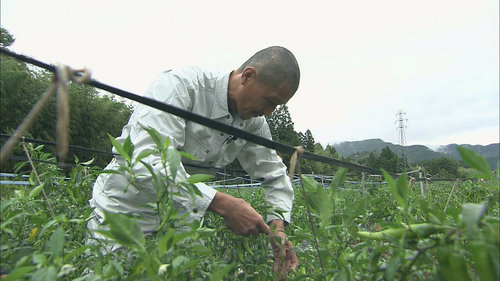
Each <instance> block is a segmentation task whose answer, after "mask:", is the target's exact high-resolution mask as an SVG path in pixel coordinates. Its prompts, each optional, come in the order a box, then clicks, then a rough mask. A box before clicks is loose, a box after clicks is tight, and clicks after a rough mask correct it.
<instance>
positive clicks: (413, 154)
mask: <svg viewBox="0 0 500 281" xmlns="http://www.w3.org/2000/svg"><path fill="white" fill-rule="evenodd" d="M332 146H333V147H335V149H336V150H337V152H338V154H339V155H340V156H342V157H349V158H356V157H357V156H358V157H359V156H360V155H363V154H369V153H371V152H374V153H379V152H380V151H382V149H384V148H385V147H389V148H390V149H391V150H392V151H393V152H394V153H396V154H397V155H398V156H400V155H401V151H402V147H401V146H400V145H398V144H393V143H390V142H385V141H383V140H381V139H376V138H375V139H367V140H361V141H345V142H340V143H336V144H333V145H332ZM458 146H462V147H465V148H468V149H471V150H473V151H475V152H477V153H479V154H480V155H481V156H483V157H484V158H485V159H486V160H487V161H488V163H489V164H490V167H492V168H493V169H494V168H496V167H497V165H498V164H497V163H498V161H499V147H500V143H492V144H489V145H471V144H460V145H458V144H455V143H453V144H447V145H443V146H439V147H437V148H436V149H435V150H433V149H431V148H429V147H427V146H425V145H408V146H405V147H404V151H405V155H406V158H407V159H408V163H409V164H416V163H419V162H421V161H425V160H433V159H438V158H450V159H454V160H460V159H461V157H460V153H459V152H458V150H457V147H458Z"/></svg>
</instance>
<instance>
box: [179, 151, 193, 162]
mask: <svg viewBox="0 0 500 281" xmlns="http://www.w3.org/2000/svg"><path fill="white" fill-rule="evenodd" d="M179 153H180V154H181V156H182V157H185V158H187V159H191V160H196V157H195V156H194V155H191V154H189V153H187V152H184V151H179Z"/></svg>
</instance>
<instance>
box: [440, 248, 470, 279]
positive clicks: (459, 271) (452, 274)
mask: <svg viewBox="0 0 500 281" xmlns="http://www.w3.org/2000/svg"><path fill="white" fill-rule="evenodd" d="M437 259H438V261H439V272H440V273H441V275H442V276H443V277H444V278H445V279H446V280H453V281H455V280H456V281H468V280H470V277H469V273H468V272H467V264H466V263H465V260H464V255H463V254H461V253H460V252H458V251H457V250H455V249H453V248H452V247H449V246H444V247H440V248H438V250H437Z"/></svg>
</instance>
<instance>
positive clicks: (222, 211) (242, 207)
mask: <svg viewBox="0 0 500 281" xmlns="http://www.w3.org/2000/svg"><path fill="white" fill-rule="evenodd" d="M208 210H210V211H213V212H215V213H217V214H219V215H221V216H222V217H223V218H224V221H225V222H226V225H227V226H228V227H229V228H230V229H231V230H232V231H233V232H234V233H235V234H239V235H247V234H254V235H258V234H259V233H260V232H262V233H264V234H266V235H269V234H270V233H271V229H270V228H269V226H268V225H267V224H266V223H265V222H264V219H263V218H262V216H261V215H259V213H257V211H255V209H254V208H252V206H250V204H248V203H247V202H246V201H245V200H243V199H240V198H236V197H233V196H230V195H227V194H224V193H222V192H217V193H216V194H215V197H214V199H213V200H212V202H211V203H210V206H208Z"/></svg>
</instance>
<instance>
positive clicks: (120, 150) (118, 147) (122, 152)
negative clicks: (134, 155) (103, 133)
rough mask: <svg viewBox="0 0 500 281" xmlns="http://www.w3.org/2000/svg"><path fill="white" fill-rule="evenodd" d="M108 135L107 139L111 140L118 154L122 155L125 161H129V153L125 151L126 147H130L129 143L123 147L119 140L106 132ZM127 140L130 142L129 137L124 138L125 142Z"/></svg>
mask: <svg viewBox="0 0 500 281" xmlns="http://www.w3.org/2000/svg"><path fill="white" fill-rule="evenodd" d="M108 137H109V140H110V141H111V144H112V145H113V147H114V148H115V150H116V152H118V154H120V156H121V157H123V159H125V160H126V161H127V162H130V161H131V155H129V151H127V149H130V148H131V146H130V144H129V145H128V147H127V148H125V147H124V146H125V145H122V144H121V143H120V142H119V141H117V140H116V139H115V138H114V137H113V136H111V135H110V134H108ZM127 140H128V141H129V142H130V137H127V139H126V140H125V142H127ZM132 147H133V146H132Z"/></svg>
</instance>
